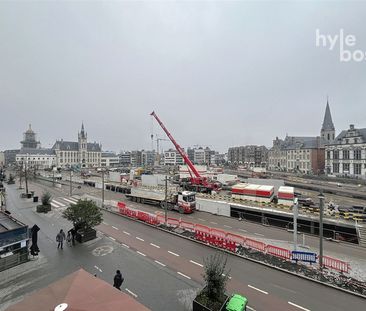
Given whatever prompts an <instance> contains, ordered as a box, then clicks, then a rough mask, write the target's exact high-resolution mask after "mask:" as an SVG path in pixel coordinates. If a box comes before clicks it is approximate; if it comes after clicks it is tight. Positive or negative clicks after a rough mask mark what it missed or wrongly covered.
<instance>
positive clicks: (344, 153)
mask: <svg viewBox="0 0 366 311" xmlns="http://www.w3.org/2000/svg"><path fill="white" fill-rule="evenodd" d="M343 159H344V160H349V150H343Z"/></svg>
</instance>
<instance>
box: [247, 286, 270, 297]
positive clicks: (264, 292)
mask: <svg viewBox="0 0 366 311" xmlns="http://www.w3.org/2000/svg"><path fill="white" fill-rule="evenodd" d="M248 287H250V288H252V289H254V290H257V291H258V292H261V293H263V294H266V295H268V293H267V292H266V291H264V290H261V289H259V288H256V287H254V286H252V285H248Z"/></svg>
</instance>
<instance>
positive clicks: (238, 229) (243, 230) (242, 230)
mask: <svg viewBox="0 0 366 311" xmlns="http://www.w3.org/2000/svg"><path fill="white" fill-rule="evenodd" d="M238 230H239V231H242V232H248V231H247V230H244V229H238Z"/></svg>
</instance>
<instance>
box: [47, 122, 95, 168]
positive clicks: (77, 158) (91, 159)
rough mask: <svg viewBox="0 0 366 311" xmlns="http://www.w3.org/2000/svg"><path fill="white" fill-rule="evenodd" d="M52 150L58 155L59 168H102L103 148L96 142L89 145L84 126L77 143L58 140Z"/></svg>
mask: <svg viewBox="0 0 366 311" xmlns="http://www.w3.org/2000/svg"><path fill="white" fill-rule="evenodd" d="M52 149H53V150H54V151H55V154H56V162H57V163H56V165H57V167H60V168H65V167H71V166H78V167H80V168H91V167H100V166H101V158H102V146H101V145H100V144H98V143H96V142H94V143H88V136H87V133H86V132H85V130H84V124H82V125H81V132H80V133H78V141H77V142H73V141H64V140H63V139H61V140H57V141H56V142H55V144H54V145H53V147H52Z"/></svg>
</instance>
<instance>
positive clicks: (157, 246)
mask: <svg viewBox="0 0 366 311" xmlns="http://www.w3.org/2000/svg"><path fill="white" fill-rule="evenodd" d="M150 245H151V246H154V247H156V248H160V246H159V245H156V244H154V243H150Z"/></svg>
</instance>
